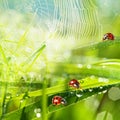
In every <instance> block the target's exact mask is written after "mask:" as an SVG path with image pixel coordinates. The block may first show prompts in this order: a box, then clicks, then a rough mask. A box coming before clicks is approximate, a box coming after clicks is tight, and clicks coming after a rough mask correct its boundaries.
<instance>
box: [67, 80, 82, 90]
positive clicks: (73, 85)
mask: <svg viewBox="0 0 120 120" xmlns="http://www.w3.org/2000/svg"><path fill="white" fill-rule="evenodd" d="M69 86H71V87H73V88H77V89H78V88H80V83H79V82H78V80H76V79H72V80H70V82H69Z"/></svg>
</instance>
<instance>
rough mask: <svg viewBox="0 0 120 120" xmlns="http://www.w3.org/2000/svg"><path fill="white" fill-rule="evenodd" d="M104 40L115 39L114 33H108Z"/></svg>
mask: <svg viewBox="0 0 120 120" xmlns="http://www.w3.org/2000/svg"><path fill="white" fill-rule="evenodd" d="M103 40H114V35H113V34H112V33H106V34H105V35H104V36H103Z"/></svg>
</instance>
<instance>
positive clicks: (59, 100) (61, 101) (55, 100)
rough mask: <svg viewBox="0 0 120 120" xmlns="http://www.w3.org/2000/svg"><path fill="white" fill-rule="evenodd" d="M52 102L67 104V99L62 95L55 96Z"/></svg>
mask: <svg viewBox="0 0 120 120" xmlns="http://www.w3.org/2000/svg"><path fill="white" fill-rule="evenodd" d="M52 104H53V105H61V104H62V105H65V104H66V100H65V99H64V98H62V97H61V96H54V97H53V98H52Z"/></svg>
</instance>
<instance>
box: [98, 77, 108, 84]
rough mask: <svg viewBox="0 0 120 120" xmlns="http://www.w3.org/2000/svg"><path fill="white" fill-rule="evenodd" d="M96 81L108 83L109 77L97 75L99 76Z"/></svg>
mask: <svg viewBox="0 0 120 120" xmlns="http://www.w3.org/2000/svg"><path fill="white" fill-rule="evenodd" d="M98 82H105V83H108V82H109V79H107V78H102V77H99V78H98Z"/></svg>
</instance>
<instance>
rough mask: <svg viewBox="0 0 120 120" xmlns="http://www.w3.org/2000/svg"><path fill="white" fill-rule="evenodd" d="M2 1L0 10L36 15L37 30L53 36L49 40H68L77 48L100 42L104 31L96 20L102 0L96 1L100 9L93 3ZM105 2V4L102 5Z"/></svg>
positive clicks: (87, 0)
mask: <svg viewBox="0 0 120 120" xmlns="http://www.w3.org/2000/svg"><path fill="white" fill-rule="evenodd" d="M1 1H2V2H1V3H2V4H1V5H0V6H1V8H3V7H4V8H5V9H11V8H12V9H16V10H17V11H22V12H25V13H33V14H37V16H38V21H39V22H40V23H41V24H40V27H41V26H42V27H43V26H44V28H45V29H46V30H47V31H48V32H50V33H54V34H52V35H51V36H52V38H55V39H62V38H65V39H66V40H67V39H69V38H70V37H71V38H74V40H75V41H76V42H77V43H78V44H79V43H80V44H81V43H88V42H95V41H98V40H100V39H101V36H102V34H103V31H104V30H103V29H102V27H104V26H102V25H101V21H100V20H101V19H99V17H100V14H101V13H100V11H99V10H98V7H99V8H100V6H101V5H102V4H101V2H102V0H100V1H101V2H100V1H99V3H100V6H99V5H97V4H96V3H95V0H91V1H90V0H19V1H14V2H13V1H12V0H9V1H8V0H1ZM107 1H108V0H105V3H104V4H105V5H106V4H107ZM108 2H109V3H110V1H108ZM11 3H12V4H11ZM104 4H103V7H104ZM115 5H116V4H115ZM115 5H114V6H115ZM104 9H105V7H104ZM116 10H118V7H117V9H116ZM117 16H118V15H117ZM101 18H102V17H101ZM116 18H117V17H116V16H115V19H116ZM115 19H113V22H114V21H115Z"/></svg>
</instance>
